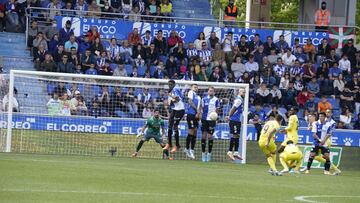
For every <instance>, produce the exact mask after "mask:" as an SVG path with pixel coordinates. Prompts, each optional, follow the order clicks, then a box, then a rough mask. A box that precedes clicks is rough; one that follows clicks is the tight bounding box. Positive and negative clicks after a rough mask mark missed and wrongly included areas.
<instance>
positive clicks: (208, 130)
mask: <svg viewBox="0 0 360 203" xmlns="http://www.w3.org/2000/svg"><path fill="white" fill-rule="evenodd" d="M201 107H202V118H201V131H202V137H201V151H202V157H201V160H202V161H203V162H209V161H210V160H211V152H212V147H213V144H214V140H213V133H214V131H215V126H216V121H213V120H211V119H210V113H212V112H217V113H219V112H220V101H219V99H218V98H217V97H216V96H215V89H214V87H209V88H208V95H207V96H205V97H204V98H203V99H202V101H201ZM206 138H207V139H208V140H209V148H208V153H207V154H206V153H205V149H206Z"/></svg>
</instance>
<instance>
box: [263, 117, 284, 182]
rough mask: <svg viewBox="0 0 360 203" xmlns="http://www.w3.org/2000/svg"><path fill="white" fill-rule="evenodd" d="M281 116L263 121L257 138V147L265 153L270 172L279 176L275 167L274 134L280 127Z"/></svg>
mask: <svg viewBox="0 0 360 203" xmlns="http://www.w3.org/2000/svg"><path fill="white" fill-rule="evenodd" d="M281 120H282V117H281V116H280V115H276V116H275V120H270V121H268V122H266V123H265V125H264V127H263V128H262V130H261V135H260V138H259V147H260V149H261V151H262V152H263V153H264V154H265V156H266V159H267V162H268V164H269V166H270V168H271V174H272V175H276V176H279V175H281V173H279V172H278V171H277V169H276V166H275V163H276V144H275V134H276V132H278V131H279V129H280V123H281Z"/></svg>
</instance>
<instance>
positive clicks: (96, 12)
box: [88, 0, 101, 17]
mask: <svg viewBox="0 0 360 203" xmlns="http://www.w3.org/2000/svg"><path fill="white" fill-rule="evenodd" d="M88 16H90V17H99V16H101V8H100V7H99V6H98V5H97V4H96V0H92V1H91V4H90V5H89V6H88Z"/></svg>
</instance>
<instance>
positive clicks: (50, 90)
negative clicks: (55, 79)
mask: <svg viewBox="0 0 360 203" xmlns="http://www.w3.org/2000/svg"><path fill="white" fill-rule="evenodd" d="M55 87H56V85H55V84H54V83H51V82H50V83H48V84H47V86H46V90H47V93H48V94H52V93H53V92H54V89H55Z"/></svg>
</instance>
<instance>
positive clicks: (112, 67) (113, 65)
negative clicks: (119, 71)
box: [110, 63, 117, 71]
mask: <svg viewBox="0 0 360 203" xmlns="http://www.w3.org/2000/svg"><path fill="white" fill-rule="evenodd" d="M116 67H117V64H115V63H112V64H110V68H111V70H113V71H114V70H115V69H116Z"/></svg>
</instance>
